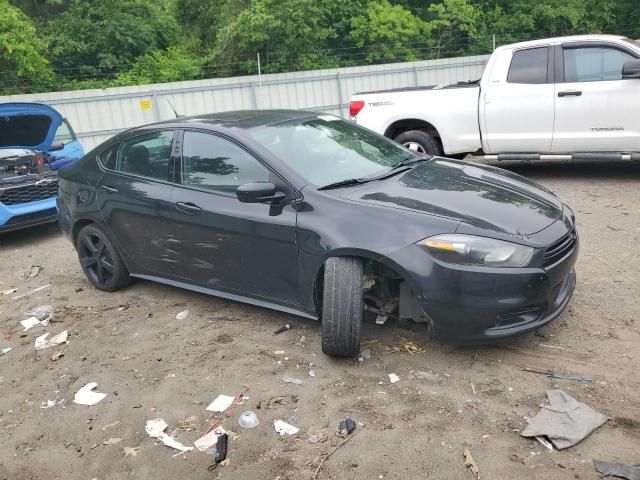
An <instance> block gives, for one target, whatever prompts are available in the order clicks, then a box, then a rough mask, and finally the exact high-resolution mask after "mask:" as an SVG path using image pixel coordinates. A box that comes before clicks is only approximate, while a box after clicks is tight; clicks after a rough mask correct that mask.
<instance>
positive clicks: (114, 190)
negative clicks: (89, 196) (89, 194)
mask: <svg viewBox="0 0 640 480" xmlns="http://www.w3.org/2000/svg"><path fill="white" fill-rule="evenodd" d="M100 188H101V189H103V190H104V191H106V192H109V193H118V189H117V188H113V187H111V186H109V185H101V186H100Z"/></svg>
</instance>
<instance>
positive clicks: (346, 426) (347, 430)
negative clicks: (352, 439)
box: [338, 418, 356, 435]
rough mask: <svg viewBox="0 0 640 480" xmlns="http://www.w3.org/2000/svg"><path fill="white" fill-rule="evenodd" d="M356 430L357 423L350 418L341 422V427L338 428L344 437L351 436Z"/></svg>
mask: <svg viewBox="0 0 640 480" xmlns="http://www.w3.org/2000/svg"><path fill="white" fill-rule="evenodd" d="M355 429H356V422H354V421H353V420H351V419H350V418H345V419H344V420H341V421H340V425H339V426H338V430H339V431H340V433H341V434H342V435H349V434H351V433H353V431H354V430H355Z"/></svg>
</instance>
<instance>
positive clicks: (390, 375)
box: [389, 373, 400, 383]
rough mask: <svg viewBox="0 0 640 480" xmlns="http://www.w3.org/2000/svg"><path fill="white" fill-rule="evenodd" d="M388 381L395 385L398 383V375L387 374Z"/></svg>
mask: <svg viewBox="0 0 640 480" xmlns="http://www.w3.org/2000/svg"><path fill="white" fill-rule="evenodd" d="M389 381H390V382H391V383H396V382H398V381H400V377H399V376H398V375H396V374H395V373H390V374H389Z"/></svg>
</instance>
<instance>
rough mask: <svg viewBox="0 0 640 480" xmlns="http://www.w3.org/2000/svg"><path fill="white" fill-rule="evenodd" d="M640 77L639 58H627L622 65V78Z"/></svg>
mask: <svg viewBox="0 0 640 480" xmlns="http://www.w3.org/2000/svg"><path fill="white" fill-rule="evenodd" d="M633 78H635V79H640V60H638V59H633V60H627V61H626V62H624V65H622V79H623V80H627V79H633Z"/></svg>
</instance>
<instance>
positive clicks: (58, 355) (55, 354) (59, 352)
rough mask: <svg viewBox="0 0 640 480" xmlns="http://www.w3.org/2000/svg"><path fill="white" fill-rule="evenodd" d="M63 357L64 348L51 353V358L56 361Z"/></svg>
mask: <svg viewBox="0 0 640 480" xmlns="http://www.w3.org/2000/svg"><path fill="white" fill-rule="evenodd" d="M62 357H64V352H63V351H62V350H59V351H57V352H55V353H54V354H53V355H51V360H53V361H54V362H55V361H57V360H60V359H61V358H62Z"/></svg>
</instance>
